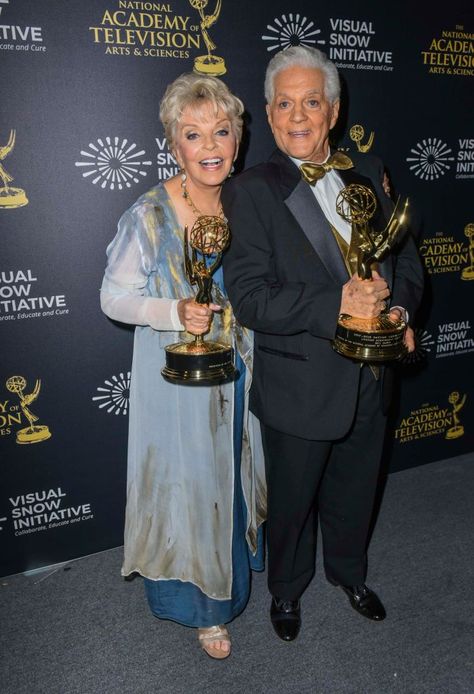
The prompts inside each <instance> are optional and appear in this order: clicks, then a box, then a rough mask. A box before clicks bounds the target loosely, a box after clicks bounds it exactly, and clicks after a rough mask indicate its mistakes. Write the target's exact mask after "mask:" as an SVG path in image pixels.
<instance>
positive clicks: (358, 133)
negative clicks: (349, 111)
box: [349, 124, 375, 153]
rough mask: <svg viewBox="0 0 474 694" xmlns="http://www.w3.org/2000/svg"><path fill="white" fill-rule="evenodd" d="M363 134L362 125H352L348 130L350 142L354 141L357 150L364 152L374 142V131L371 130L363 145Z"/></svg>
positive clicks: (369, 148)
mask: <svg viewBox="0 0 474 694" xmlns="http://www.w3.org/2000/svg"><path fill="white" fill-rule="evenodd" d="M364 135H365V130H364V128H363V127H362V125H357V124H356V125H353V126H352V128H351V129H350V130H349V137H350V138H351V140H352V142H355V143H356V145H357V149H358V150H359V152H363V153H366V152H369V151H370V150H371V148H372V145H373V144H374V137H375V133H374V132H373V131H372V132H371V133H370V135H369V139H368V140H367V142H366V143H365V145H363V144H362V140H363V139H364Z"/></svg>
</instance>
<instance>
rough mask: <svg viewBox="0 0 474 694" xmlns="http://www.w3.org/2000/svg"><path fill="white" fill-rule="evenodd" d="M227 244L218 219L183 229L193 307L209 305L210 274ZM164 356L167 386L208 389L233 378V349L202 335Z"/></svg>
mask: <svg viewBox="0 0 474 694" xmlns="http://www.w3.org/2000/svg"><path fill="white" fill-rule="evenodd" d="M229 242H230V232H229V227H228V226H227V222H226V221H225V220H224V219H221V217H212V216H204V215H203V216H201V217H198V218H197V220H196V221H195V223H194V225H193V228H192V229H191V232H190V233H189V234H188V228H187V227H185V228H184V267H185V270H186V277H187V279H188V281H189V283H190V284H191V285H195V284H196V285H197V286H198V291H197V294H196V298H195V301H196V303H198V304H209V303H211V301H212V274H213V272H215V270H217V268H218V267H219V265H220V263H221V260H222V253H223V252H224V251H225V249H226V248H227V246H228V245H229ZM189 246H190V247H191V257H190V256H189ZM198 253H199V254H200V258H198V255H197V254H198ZM165 352H166V366H165V367H164V368H163V369H162V370H161V373H162V375H163V378H165V379H166V380H167V381H169V382H170V383H181V384H186V385H197V386H209V385H214V384H216V383H225V382H227V381H232V380H233V379H234V378H235V376H236V370H235V368H234V364H233V356H234V355H233V349H232V347H230V346H229V345H225V344H222V343H221V342H205V341H204V338H203V336H202V335H196V337H195V338H194V341H193V342H176V343H174V344H172V345H168V347H165Z"/></svg>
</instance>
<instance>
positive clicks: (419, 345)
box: [401, 328, 435, 364]
mask: <svg viewBox="0 0 474 694" xmlns="http://www.w3.org/2000/svg"><path fill="white" fill-rule="evenodd" d="M434 344H435V341H434V340H433V336H432V335H431V334H430V333H429V332H428V331H427V330H424V329H423V328H416V329H415V349H414V351H413V352H409V353H408V354H407V355H406V356H404V357H403V359H401V361H402V362H403V363H404V364H415V363H417V362H420V361H422V360H423V359H426V357H427V355H428V352H431V348H432V347H433V345H434Z"/></svg>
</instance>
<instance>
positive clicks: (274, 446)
mask: <svg viewBox="0 0 474 694" xmlns="http://www.w3.org/2000/svg"><path fill="white" fill-rule="evenodd" d="M339 93H340V85H339V77H338V74H337V70H336V67H335V66H334V64H333V63H331V62H330V61H329V60H328V59H327V58H326V56H325V54H324V53H321V52H320V51H318V50H316V49H312V48H304V47H302V46H298V47H292V48H289V49H287V50H285V51H281V52H280V53H278V54H276V55H275V56H274V57H273V59H272V60H271V62H270V64H269V66H268V69H267V74H266V79H265V96H266V99H267V115H268V122H269V124H270V128H271V130H272V133H273V136H274V138H275V141H276V144H277V147H278V150H277V151H276V152H275V153H274V154H273V155H272V157H271V158H270V160H269V162H267V163H265V164H261V165H259V166H256V167H254V168H252V169H249V170H248V171H246V172H244V173H243V174H241V175H240V176H237V177H236V178H235V179H234V180H231V181H229V182H228V183H227V184H226V186H225V187H224V191H223V203H224V210H225V213H226V215H227V217H228V218H229V220H230V225H231V229H232V234H233V240H232V243H231V248H230V250H229V252H228V253H227V254H226V257H225V260H224V272H225V278H226V285H227V289H228V292H229V296H230V299H231V302H232V304H233V307H234V310H235V313H236V316H237V318H238V320H239V321H240V322H241V323H242V324H243V325H245V326H247V327H249V328H251V329H253V330H254V331H255V360H254V374H253V383H252V390H251V394H250V405H251V409H252V410H253V412H254V413H255V414H256V415H257V417H258V418H259V419H260V421H261V424H262V435H263V442H264V448H265V455H266V469H267V484H268V525H267V537H268V585H269V589H270V592H271V594H272V603H271V611H270V614H271V619H272V623H273V626H274V629H275V631H276V633H277V635H278V636H279V637H280V638H282V639H283V640H285V641H291V640H292V639H294V638H296V636H297V635H298V632H299V628H300V623H301V614H300V596H301V595H302V593H303V591H304V590H305V588H306V586H307V585H308V583H309V582H310V580H311V578H312V576H313V573H314V567H315V553H316V529H317V518H318V515H319V521H320V525H321V532H322V538H323V556H324V569H325V573H326V577H327V579H328V580H329V581H330V583H332V584H333V585H336V586H340V587H341V588H342V589H343V590H344V591H345V593H346V594H347V595H348V597H349V600H350V603H351V605H352V607H353V608H354V609H355V610H357V612H359V614H361V615H363V616H365V617H368V618H369V619H373V620H382V619H384V617H385V610H384V607H383V605H382V603H381V602H380V600H379V599H378V597H377V595H376V594H375V593H374V592H373V591H372V590H371V589H370V588H368V587H367V585H366V584H365V580H366V573H367V555H366V551H367V541H368V532H369V524H370V520H371V515H372V511H373V506H374V496H375V491H376V485H377V478H378V473H379V465H380V458H381V451H382V444H383V438H384V432H385V412H386V409H387V405H388V402H389V399H390V380H391V379H390V375H391V374H390V371H389V370H388V369H382V368H380V369H379V368H372V367H371V366H368V365H365V366H361V364H360V363H356V362H354V361H352V360H351V359H348V358H346V357H343V356H341V355H339V354H337V353H336V352H335V351H334V349H333V348H332V344H331V343H332V340H333V338H334V335H335V331H336V325H337V321H338V317H339V315H340V314H341V313H347V314H350V315H352V316H358V317H362V318H370V317H376V316H377V315H378V314H379V313H380V312H381V310H382V309H383V308H384V307H385V305H386V302H389V305H390V306H391V307H392V309H391V315H392V318H394V319H395V318H398V317H400V316H401V314H402V313H403V314H404V317H407V315H409V316H410V317H411V316H413V314H414V312H415V310H416V307H417V304H418V302H419V300H420V295H421V292H422V283H423V281H422V271H421V265H420V262H419V259H418V256H417V253H416V249H415V247H414V244H413V241H412V240H411V238H410V237H408V236H407V237H406V238H405V239H404V241H403V243H402V244H400V245H399V247H398V248H396V251H395V253H392V254H391V255H390V256H389V257H388V259H386V260H385V261H384V263H383V264H382V265H381V266H380V268H379V272H380V274H378V272H376V271H375V270H374V271H373V280H372V281H362V280H360V279H359V278H358V277H357V276H355V275H354V276H351V275H350V273H349V271H348V269H347V265H346V263H345V261H344V258H343V253H344V248H346V249H347V247H348V245H349V244H350V240H351V238H350V237H351V228H350V225H349V224H348V223H347V222H344V220H343V219H342V218H341V217H339V216H338V215H337V213H336V209H335V207H336V205H335V202H336V197H337V195H338V193H339V191H340V190H341V189H342V188H343V187H344V186H345V185H347V184H349V183H360V184H363V185H365V186H368V187H371V188H375V189H379V190H380V189H381V188H380V181H378V182H377V186H374V185H372V184H371V182H370V180H369V179H368V178H365V177H362V176H360V175H358V174H357V173H356V171H355V170H354V168H352V162H351V161H350V160H348V158H347V157H345V156H344V155H342V156H341V153H339V154H338V155H337V156H336V157H334V156H333V155H331V152H330V147H329V132H330V130H331V128H332V127H333V126H334V125H335V123H336V121H337V117H338V112H339ZM304 162H310V163H312V164H321V163H324V164H325V166H324V167H323V169H322V170H321V167H319V169H317V175H316V176H315V177H314V180H310V182H308V181H307V180H305V179H303V178H302V175H301V171H300V168H299V167H300V166H301V165H302V164H303V163H304ZM338 167H342V169H341V170H338ZM306 168H307V167H306ZM309 168H310V169H311V167H309ZM313 168H314V167H313ZM321 176H322V177H321ZM306 178H308V176H306ZM316 179H317V180H316ZM379 197H380V196H379ZM383 197H384V198H385V199H384V200H379V205H378V208H379V210H378V212H379V223H381V224H382V227H380V228H383V226H384V225H385V224H386V220H387V215H389V214H390V204H391V203H390V201H389V199H388V198H387V196H385V195H383ZM384 212H385V215H384V214H383V213H384ZM384 217H385V218H384ZM405 341H406V344H407V346H408V348H409V349H413V347H414V345H413V333H412V331H407V334H406V336H405Z"/></svg>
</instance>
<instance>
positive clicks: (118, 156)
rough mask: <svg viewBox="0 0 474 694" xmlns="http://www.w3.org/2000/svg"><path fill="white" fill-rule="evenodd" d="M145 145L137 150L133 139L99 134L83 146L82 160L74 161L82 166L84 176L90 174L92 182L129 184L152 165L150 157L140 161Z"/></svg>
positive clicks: (118, 187) (119, 187)
mask: <svg viewBox="0 0 474 694" xmlns="http://www.w3.org/2000/svg"><path fill="white" fill-rule="evenodd" d="M144 154H146V152H145V150H144V149H141V150H137V145H136V144H135V143H133V142H132V143H129V142H128V140H122V141H120V138H118V137H105V138H103V139H101V138H98V139H97V140H96V143H94V142H90V143H89V148H88V149H87V150H82V151H81V155H82V156H83V157H84V160H83V161H76V166H78V167H80V168H82V169H84V170H83V172H82V175H83V177H84V178H90V177H91V179H90V180H91V181H92V183H93V184H94V185H97V184H100V187H101V188H109V189H110V190H123V188H124V187H126V188H131V187H132V185H133V184H134V183H138V181H139V180H140V179H139V176H146V175H147V173H148V172H147V171H145V170H144V168H143V167H145V166H151V161H143V160H142V157H143V155H144Z"/></svg>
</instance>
